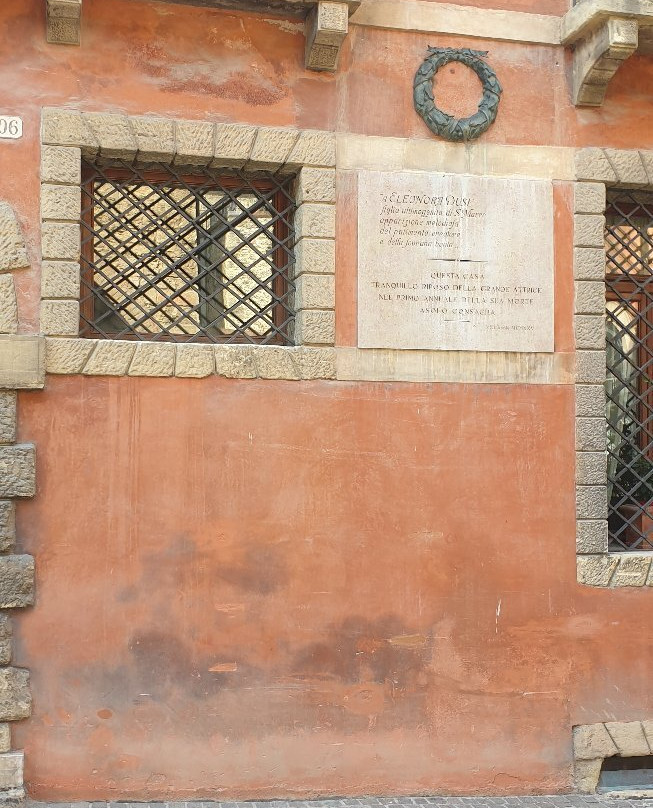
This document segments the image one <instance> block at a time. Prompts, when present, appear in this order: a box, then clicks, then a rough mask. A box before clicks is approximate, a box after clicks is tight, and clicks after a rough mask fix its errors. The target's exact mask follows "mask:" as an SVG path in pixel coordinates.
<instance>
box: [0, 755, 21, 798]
mask: <svg viewBox="0 0 653 808" xmlns="http://www.w3.org/2000/svg"><path fill="white" fill-rule="evenodd" d="M22 787H23V753H22V752H5V753H4V754H0V801H1V800H2V792H3V791H8V790H11V789H21V788H22Z"/></svg>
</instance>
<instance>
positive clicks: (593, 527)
mask: <svg viewBox="0 0 653 808" xmlns="http://www.w3.org/2000/svg"><path fill="white" fill-rule="evenodd" d="M576 552H577V553H607V552H608V523H607V521H606V520H603V519H591V520H589V519H588V520H584V521H579V522H576Z"/></svg>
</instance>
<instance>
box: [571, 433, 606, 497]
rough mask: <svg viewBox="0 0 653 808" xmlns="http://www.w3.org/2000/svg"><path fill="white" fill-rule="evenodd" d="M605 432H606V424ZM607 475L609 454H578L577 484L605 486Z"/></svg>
mask: <svg viewBox="0 0 653 808" xmlns="http://www.w3.org/2000/svg"><path fill="white" fill-rule="evenodd" d="M603 430H604V432H605V424H604V426H603ZM607 473H608V454H607V452H578V453H577V454H576V483H577V484H578V485H605V484H606V480H607Z"/></svg>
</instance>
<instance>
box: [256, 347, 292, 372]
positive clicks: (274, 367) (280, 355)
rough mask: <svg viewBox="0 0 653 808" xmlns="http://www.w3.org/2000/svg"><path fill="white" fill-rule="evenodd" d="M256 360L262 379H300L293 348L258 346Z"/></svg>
mask: <svg viewBox="0 0 653 808" xmlns="http://www.w3.org/2000/svg"><path fill="white" fill-rule="evenodd" d="M254 362H255V363H256V369H257V375H258V376H259V377H260V378H261V379H299V369H298V367H297V363H296V362H295V357H294V351H293V350H292V348H276V347H269V346H267V345H266V346H262V347H257V348H256V350H255V351H254Z"/></svg>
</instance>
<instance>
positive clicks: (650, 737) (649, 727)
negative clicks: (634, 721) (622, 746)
mask: <svg viewBox="0 0 653 808" xmlns="http://www.w3.org/2000/svg"><path fill="white" fill-rule="evenodd" d="M642 729H643V730H644V735H645V736H646V740H647V741H648V745H649V747H650V748H651V749H652V750H653V720H647V721H642Z"/></svg>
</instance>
